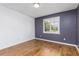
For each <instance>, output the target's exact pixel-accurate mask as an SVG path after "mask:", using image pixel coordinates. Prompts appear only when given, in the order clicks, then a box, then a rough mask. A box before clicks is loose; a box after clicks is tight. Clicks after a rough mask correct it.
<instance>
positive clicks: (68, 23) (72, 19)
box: [35, 9, 77, 44]
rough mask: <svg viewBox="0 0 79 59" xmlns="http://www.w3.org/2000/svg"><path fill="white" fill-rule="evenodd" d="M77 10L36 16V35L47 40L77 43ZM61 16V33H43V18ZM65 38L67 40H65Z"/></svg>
mask: <svg viewBox="0 0 79 59" xmlns="http://www.w3.org/2000/svg"><path fill="white" fill-rule="evenodd" d="M76 11H77V10H76V9H75V10H70V11H65V12H61V13H56V14H51V15H46V16H43V17H38V18H35V37H36V38H43V39H47V40H53V41H59V42H65V43H69V44H76V42H77V40H76V39H77V32H76V31H77V29H76V22H77V21H76V18H77V12H76ZM55 16H60V34H47V33H43V19H46V18H51V17H55ZM64 38H65V39H66V40H64Z"/></svg>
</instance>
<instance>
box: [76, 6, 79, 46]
mask: <svg viewBox="0 0 79 59" xmlns="http://www.w3.org/2000/svg"><path fill="white" fill-rule="evenodd" d="M76 44H77V45H79V6H78V8H77V43H76Z"/></svg>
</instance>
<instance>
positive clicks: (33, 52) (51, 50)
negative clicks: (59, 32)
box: [0, 40, 79, 56]
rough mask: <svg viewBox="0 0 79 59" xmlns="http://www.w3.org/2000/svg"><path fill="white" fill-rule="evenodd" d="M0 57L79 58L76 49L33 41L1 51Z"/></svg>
mask: <svg viewBox="0 0 79 59" xmlns="http://www.w3.org/2000/svg"><path fill="white" fill-rule="evenodd" d="M0 56H79V53H78V51H77V50H76V48H75V47H72V46H67V45H61V44H56V43H52V42H47V41H42V40H31V41H28V42H24V43H21V44H18V45H16V46H12V47H9V48H6V49H3V50H0Z"/></svg>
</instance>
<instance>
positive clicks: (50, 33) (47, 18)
mask: <svg viewBox="0 0 79 59" xmlns="http://www.w3.org/2000/svg"><path fill="white" fill-rule="evenodd" d="M56 17H59V26H58V32H46V31H45V25H44V20H45V19H43V33H46V34H60V16H56ZM51 18H53V17H51ZM47 19H50V18H47Z"/></svg>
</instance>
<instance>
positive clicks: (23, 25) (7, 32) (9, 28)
mask: <svg viewBox="0 0 79 59" xmlns="http://www.w3.org/2000/svg"><path fill="white" fill-rule="evenodd" d="M34 38H35V33H34V18H32V17H30V16H27V15H23V14H21V13H19V12H17V11H14V10H11V9H8V8H6V7H3V6H0V49H4V48H7V47H10V46H12V45H15V44H18V43H21V42H24V41H28V40H31V39H34Z"/></svg>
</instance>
